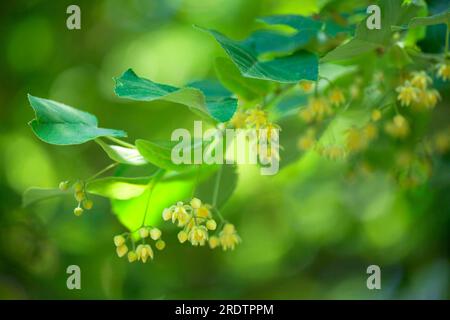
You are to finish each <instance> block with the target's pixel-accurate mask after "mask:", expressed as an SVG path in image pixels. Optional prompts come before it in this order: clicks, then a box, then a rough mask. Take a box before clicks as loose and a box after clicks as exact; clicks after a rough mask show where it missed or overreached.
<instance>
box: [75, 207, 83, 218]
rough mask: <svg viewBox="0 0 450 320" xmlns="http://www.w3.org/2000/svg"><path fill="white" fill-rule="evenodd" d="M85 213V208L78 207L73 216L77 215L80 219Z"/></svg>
mask: <svg viewBox="0 0 450 320" xmlns="http://www.w3.org/2000/svg"><path fill="white" fill-rule="evenodd" d="M83 211H84V210H83V208H79V207H76V208H75V209H74V210H73V214H74V215H76V216H77V217H79V216H81V215H82V214H83Z"/></svg>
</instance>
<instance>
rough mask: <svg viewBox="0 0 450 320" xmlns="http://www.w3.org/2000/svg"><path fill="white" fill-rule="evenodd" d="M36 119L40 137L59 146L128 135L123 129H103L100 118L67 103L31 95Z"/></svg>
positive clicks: (31, 103)
mask: <svg viewBox="0 0 450 320" xmlns="http://www.w3.org/2000/svg"><path fill="white" fill-rule="evenodd" d="M28 100H29V101H30V105H31V107H32V108H33V110H34V112H35V114H36V118H35V119H33V120H32V121H30V122H29V125H30V126H31V128H32V129H33V132H34V133H35V134H36V136H37V137H38V138H39V139H41V140H42V141H44V142H47V143H50V144H57V145H73V144H81V143H84V142H87V141H90V140H94V139H96V138H98V137H107V136H110V137H126V136H127V134H126V133H125V132H124V131H122V130H115V129H104V128H99V127H98V124H97V118H96V117H95V116H94V115H92V114H90V113H87V112H83V111H80V110H77V109H75V108H72V107H69V106H67V105H65V104H62V103H59V102H56V101H53V100H48V99H43V98H38V97H34V96H32V95H30V94H29V95H28Z"/></svg>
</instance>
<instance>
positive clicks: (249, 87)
mask: <svg viewBox="0 0 450 320" xmlns="http://www.w3.org/2000/svg"><path fill="white" fill-rule="evenodd" d="M215 69H216V74H217V77H218V78H219V80H220V82H222V84H223V85H224V86H225V87H226V88H227V89H228V90H231V91H232V92H234V93H236V94H237V95H238V96H239V97H242V98H244V99H245V100H247V101H252V100H254V99H256V98H259V97H262V96H265V95H266V94H267V93H268V92H269V91H270V90H271V87H272V85H271V83H270V82H268V81H263V80H258V79H251V78H245V77H243V76H242V75H241V73H240V71H239V69H238V68H237V67H236V65H235V64H234V63H233V62H231V61H230V60H229V59H227V58H222V57H220V58H217V59H216V61H215Z"/></svg>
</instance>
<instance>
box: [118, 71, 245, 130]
mask: <svg viewBox="0 0 450 320" xmlns="http://www.w3.org/2000/svg"><path fill="white" fill-rule="evenodd" d="M115 80H116V87H115V89H114V91H115V93H116V95H117V96H119V97H122V98H128V99H133V100H138V101H156V100H164V101H169V102H174V103H179V104H182V105H185V106H187V107H188V108H189V109H190V110H191V111H193V112H194V113H196V114H198V115H200V116H202V117H208V118H209V117H212V118H214V119H215V120H217V121H221V122H225V121H228V120H229V119H230V118H231V117H232V116H233V114H234V112H235V111H236V107H237V100H236V99H233V98H231V97H230V95H227V96H222V97H210V96H208V92H203V91H201V90H199V89H198V88H194V87H185V88H177V87H173V86H169V85H165V84H160V83H156V82H153V81H151V80H148V79H145V78H141V77H138V76H137V75H136V74H135V73H134V71H133V70H131V69H128V70H127V71H125V72H124V73H123V74H122V75H121V76H120V77H118V78H116V79H115Z"/></svg>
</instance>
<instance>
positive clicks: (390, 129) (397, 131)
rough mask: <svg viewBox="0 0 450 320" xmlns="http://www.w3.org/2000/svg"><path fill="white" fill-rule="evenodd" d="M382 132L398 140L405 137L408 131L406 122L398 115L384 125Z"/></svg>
mask: <svg viewBox="0 0 450 320" xmlns="http://www.w3.org/2000/svg"><path fill="white" fill-rule="evenodd" d="M384 130H385V131H386V133H387V134H389V135H391V136H392V137H394V138H399V139H403V138H405V137H407V136H408V134H409V131H410V129H409V123H408V120H406V119H405V118H404V117H403V116H401V115H399V114H398V115H396V116H395V117H394V118H393V119H392V121H389V122H388V123H386V124H385V127H384Z"/></svg>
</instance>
